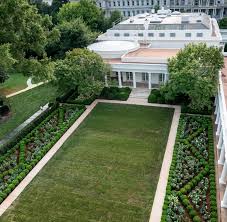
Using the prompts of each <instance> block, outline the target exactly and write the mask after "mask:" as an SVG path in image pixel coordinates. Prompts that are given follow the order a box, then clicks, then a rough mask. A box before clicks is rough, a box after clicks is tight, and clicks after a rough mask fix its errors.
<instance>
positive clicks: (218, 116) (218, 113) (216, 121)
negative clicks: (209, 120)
mask: <svg viewBox="0 0 227 222" xmlns="http://www.w3.org/2000/svg"><path fill="white" fill-rule="evenodd" d="M219 119H220V112H219V110H217V116H216V120H215V124H218V122H219Z"/></svg>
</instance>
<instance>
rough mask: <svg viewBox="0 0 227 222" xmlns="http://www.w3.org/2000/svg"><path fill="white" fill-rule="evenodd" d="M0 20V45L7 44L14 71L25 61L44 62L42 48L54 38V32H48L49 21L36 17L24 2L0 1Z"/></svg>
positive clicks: (37, 15) (15, 0)
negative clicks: (13, 63) (13, 60)
mask: <svg viewBox="0 0 227 222" xmlns="http://www.w3.org/2000/svg"><path fill="white" fill-rule="evenodd" d="M0 16H1V19H0V26H1V29H0V45H4V44H8V43H9V47H10V53H11V54H12V57H13V58H14V59H15V61H17V63H15V65H16V66H15V67H16V68H18V69H19V68H20V67H23V62H26V60H30V59H32V60H34V59H37V62H40V61H41V60H42V59H44V58H45V54H46V53H45V47H46V45H47V44H48V43H49V42H50V41H51V42H52V41H55V40H56V39H57V37H58V31H57V30H56V29H53V30H52V22H51V19H50V17H49V16H47V15H46V16H42V15H40V14H39V13H38V12H37V8H36V7H35V6H33V5H30V4H29V3H28V1H27V0H13V1H12V0H4V1H1V2H0ZM34 68H35V67H34V66H32V69H30V70H23V73H25V71H30V72H32V71H36V70H34ZM37 73H38V72H36V74H37ZM41 73H43V72H41Z"/></svg>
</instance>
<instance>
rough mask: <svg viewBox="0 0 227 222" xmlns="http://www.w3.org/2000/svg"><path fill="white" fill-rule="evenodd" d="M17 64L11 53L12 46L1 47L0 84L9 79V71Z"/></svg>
mask: <svg viewBox="0 0 227 222" xmlns="http://www.w3.org/2000/svg"><path fill="white" fill-rule="evenodd" d="M15 62H16V60H15V59H13V57H12V55H11V53H10V45H9V44H4V45H0V83H3V82H5V80H6V79H7V78H8V73H9V70H10V69H11V68H12V65H13V64H14V63H15Z"/></svg>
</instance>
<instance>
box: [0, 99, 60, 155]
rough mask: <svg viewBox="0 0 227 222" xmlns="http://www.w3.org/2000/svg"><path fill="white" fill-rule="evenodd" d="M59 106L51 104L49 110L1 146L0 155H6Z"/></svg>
mask: <svg viewBox="0 0 227 222" xmlns="http://www.w3.org/2000/svg"><path fill="white" fill-rule="evenodd" d="M58 106H59V104H58V103H55V104H52V103H50V104H49V107H50V108H49V109H47V110H45V111H44V112H43V113H41V114H40V115H39V116H38V117H37V118H35V119H34V120H33V121H32V122H30V123H29V124H28V125H27V126H26V127H25V128H24V129H23V130H21V131H20V132H18V134H16V135H15V136H14V137H13V138H12V139H9V140H8V141H7V143H5V144H4V145H2V146H0V155H2V154H4V153H5V152H6V151H7V150H9V149H10V147H13V146H15V145H16V144H17V143H18V142H19V141H20V140H21V139H22V138H23V137H24V136H25V135H27V134H28V133H29V132H30V131H31V130H32V129H33V128H34V127H36V126H37V125H38V124H40V123H41V122H42V121H43V120H44V119H45V118H46V117H47V116H49V115H50V114H51V113H52V112H53V111H54V110H56V109H57V108H58Z"/></svg>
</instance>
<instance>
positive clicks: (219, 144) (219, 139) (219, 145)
mask: <svg viewBox="0 0 227 222" xmlns="http://www.w3.org/2000/svg"><path fill="white" fill-rule="evenodd" d="M223 145H224V143H223V133H222V132H221V134H220V136H219V138H218V144H217V149H219V150H220V149H222V146H223Z"/></svg>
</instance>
